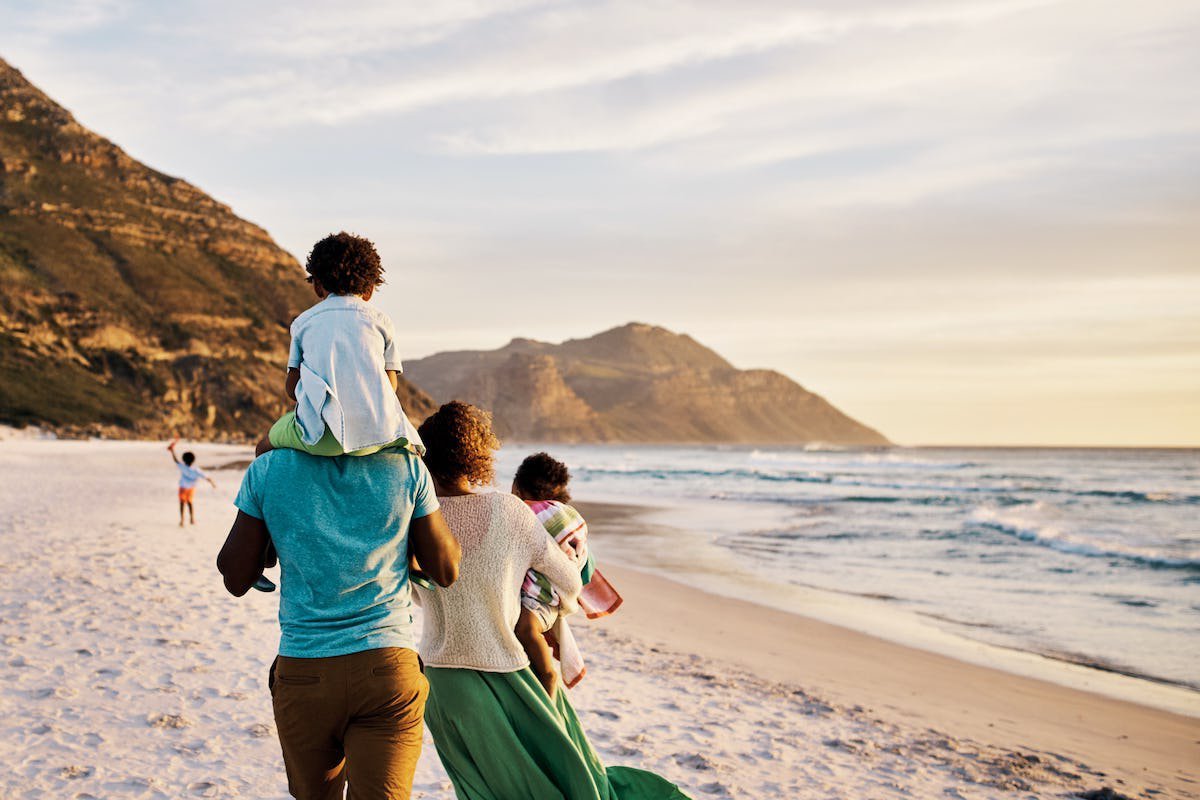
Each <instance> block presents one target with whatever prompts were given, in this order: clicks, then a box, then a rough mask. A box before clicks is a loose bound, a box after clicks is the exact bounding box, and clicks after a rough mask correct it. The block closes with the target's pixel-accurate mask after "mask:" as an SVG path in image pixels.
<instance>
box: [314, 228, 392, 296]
mask: <svg viewBox="0 0 1200 800" xmlns="http://www.w3.org/2000/svg"><path fill="white" fill-rule="evenodd" d="M305 268H306V269H307V270H308V274H309V275H311V276H312V277H313V278H316V279H317V280H318V281H320V283H321V286H322V288H324V289H325V291H327V292H329V293H330V294H344V295H365V294H366V293H367V292H371V291H374V290H375V287H377V286H379V285H381V284H382V283H383V264H382V263H380V261H379V253H377V252H375V245H374V244H372V243H371V240H370V239H364V238H363V237H361V236H355V235H354V234H351V233H346V232H345V231H342V232H341V233H331V234H330V235H328V236H326V237H325V238H324V239H322V240H321V241H319V242H317V243H316V244H314V245H313V249H312V252H310V253H309V254H308V264H306V265H305Z"/></svg>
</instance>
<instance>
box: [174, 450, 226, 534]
mask: <svg viewBox="0 0 1200 800" xmlns="http://www.w3.org/2000/svg"><path fill="white" fill-rule="evenodd" d="M178 444H179V440H178V439H176V440H175V441H173V442H171V443H170V444H169V445H167V450H168V451H169V452H170V453H171V460H173V461H174V462H175V466H177V467H179V527H181V528H182V527H183V512H184V509H185V508H186V509H187V513H188V516H189V517H190V518H191V521H192V524H193V525H195V524H196V507H195V505H193V503H192V500H193V498H195V496H196V484H197V483H199V482H200V481H201V480H206V481H208V484H209V486H211V487H213V488H214V489H215V488H217V484H216V483H214V482H213V479H212V478H210V477H208V475H207V473H205V472H204V470H202V469H200V468H199V467H194V466H192V465H193V464H195V463H196V454H195V453H192V452H190V451H189V452H186V453H184V454H183V457H182V460H181V459H180V456H177V455H176V454H175V446H176V445H178Z"/></svg>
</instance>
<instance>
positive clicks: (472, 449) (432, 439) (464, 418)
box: [417, 400, 500, 486]
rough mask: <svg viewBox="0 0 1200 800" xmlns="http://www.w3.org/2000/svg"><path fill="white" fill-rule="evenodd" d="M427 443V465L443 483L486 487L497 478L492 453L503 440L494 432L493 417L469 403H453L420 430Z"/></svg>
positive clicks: (434, 413) (441, 409)
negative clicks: (463, 480) (462, 482)
mask: <svg viewBox="0 0 1200 800" xmlns="http://www.w3.org/2000/svg"><path fill="white" fill-rule="evenodd" d="M417 432H418V433H420V434H421V440H422V441H423V442H424V443H425V466H426V467H428V468H429V472H430V473H431V474H432V475H433V476H434V477H435V478H437V479H438V480H440V481H443V482H444V481H452V480H455V479H457V478H466V479H467V481H468V482H470V483H471V484H472V485H474V486H486V485H488V484H490V483H491V482H492V478H493V477H494V476H495V464H494V462H493V460H492V451H493V450H496V449H499V447H500V440H499V439H497V438H496V434H495V433H493V432H492V415H491V414H489V413H488V412H487V411H484V410H483V409H482V408H477V407H476V406H473V405H471V404H470V403H463V402H461V401H458V400H451V401H450V402H449V403H446V404H445V405H444V406H442V407H441V408H439V409H438V410H437V411H435V412H433V414H432V415H431V416H430V417H429V418H428V419H426V420H425V421H424V422H422V423H421V427H420V428H418V429H417Z"/></svg>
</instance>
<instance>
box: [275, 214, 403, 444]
mask: <svg viewBox="0 0 1200 800" xmlns="http://www.w3.org/2000/svg"><path fill="white" fill-rule="evenodd" d="M305 268H306V269H307V270H308V278H307V280H308V282H309V283H310V284H312V288H313V293H314V294H316V296H317V298H318V299H319V300H320V302H318V303H317V304H316V305H314V306H312V307H311V308H309V309H308V310H307V311H305V312H304V313H302V314H300V316H298V317H296V319H295V320H294V321H293V322H292V328H291V333H292V343H291V349H290V352H289V353H288V365H287V366H288V370H287V381H286V383H285V389H286V391H287V396H288V398H290V399H291V400H294V401H295V402H296V407H295V408H294V409H293V410H291V411H289V412H287V413H286V414H284V415H283V416H282V417H280V418H279V420H278V421H277V422H276V423H275V424H274V425H272V426H271V430H270V432H269V433H268V434H267V435H266V436H264V437H263V438H262V440H261V441H260V442H259V443H258V448H257V454H258V455H262V454H263V453H265V452H268V451H270V450H273V449H278V448H288V449H291V450H301V451H303V452H305V453H311V454H312V455H318V456H340V455H343V454H346V455H355V456H361V455H369V454H371V453H376V452H379V451H380V450H382V449H384V448H385V447H403V448H407V449H409V450H412V451H413V452H414V453H416V454H417V455H421V454H422V453H423V452H424V447H423V446H422V445H421V439H420V437H419V436H418V435H417V432H416V429H415V428H414V427H413V425H412V423H411V422H410V421H409V419H408V416H407V415H406V414H405V413H404V409H403V408H401V405H400V399H399V398H398V397H397V396H396V390H397V387H398V385H399V379H398V377H397V376H398V375H399V374H400V371H401V364H400V354H399V348H398V346H397V344H396V331H395V329H394V327H393V326H392V321H391V319H389V318H388V316H387V315H386V314H384V313H383V312H382V311H380V310H379V309H377V308H374V307H372V306H370V305H368V303H367V301H369V300H370V299H371V296H372V295H374V294H375V290H376V289H377V288H378V287H379V286H380V285H381V284H382V283H383V265H382V264H381V263H380V260H379V254H378V253H377V252H376V251H375V245H373V244H372V243H371V242H370V240H368V239H364V238H363V237H361V236H353V235H351V234H349V233H345V232H342V233H337V234H331V235H329V236H326V237H325V238H324V239H322V240H321V241H319V242H317V243H316V244H315V245H313V249H312V252H310V253H309V254H308V262H307V264H306V267H305Z"/></svg>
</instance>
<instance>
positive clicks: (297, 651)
mask: <svg viewBox="0 0 1200 800" xmlns="http://www.w3.org/2000/svg"><path fill="white" fill-rule="evenodd" d="M233 502H234V505H236V506H237V507H238V508H239V509H241V510H242V511H244V512H245V513H247V514H249V515H250V516H252V517H257V518H258V519H261V520H263V521H264V522H266V525H267V531H268V532H270V534H271V539H272V541H273V542H274V543H275V549H276V550H277V551H278V553H279V569H280V577H279V628H280V639H279V654H280V655H282V656H290V657H293V658H325V657H327V656H340V655H345V654H347V653H358V652H361V651H363V650H374V649H376V648H380V647H407V648H410V649H416V640H415V638H414V636H413V630H412V628H413V617H412V590H411V587H410V586H409V581H408V529H409V524H410V523H411V522H412V520H414V519H419V518H420V517H424V516H428V515H429V514H432V513H433V512H434V511H437V510H438V501H437V495H436V494H435V493H434V489H433V480H432V479H431V478H430V477H429V471H428V470H427V469H426V468H425V464H424V463H423V462H422V461H421V459H419V458H417V457H416V456H415V455H413V454H412V453H410V452H408V451H407V450H400V449H394V450H384V451H381V452H379V453H375V454H374V455H369V456H337V457H333V458H330V457H326V456H313V455H309V454H308V453H302V452H299V451H297V450H272V451H270V452H269V453H266V454H264V455H262V456H260V457H258V458H256V459H254V461H253V462H252V463H251V464H250V468H249V469H247V470H246V475H245V477H244V478H243V479H242V487H241V489H240V490H239V491H238V494H237V497H236V498H235V499H234V501H233Z"/></svg>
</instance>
